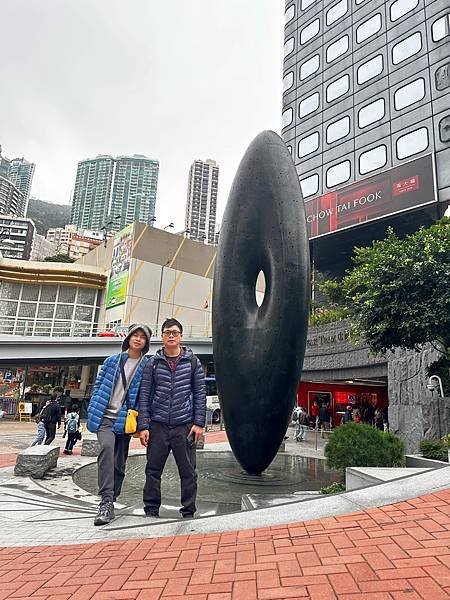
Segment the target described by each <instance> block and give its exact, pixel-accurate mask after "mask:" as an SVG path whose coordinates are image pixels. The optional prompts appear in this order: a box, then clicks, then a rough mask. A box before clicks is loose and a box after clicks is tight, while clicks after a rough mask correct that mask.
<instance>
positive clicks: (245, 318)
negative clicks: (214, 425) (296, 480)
mask: <svg viewBox="0 0 450 600" xmlns="http://www.w3.org/2000/svg"><path fill="white" fill-rule="evenodd" d="M260 271H263V273H264V276H265V281H266V292H265V295H264V300H263V302H262V304H261V306H258V304H257V302H256V297H255V286H256V280H257V278H258V274H259V273H260ZM309 294H310V291H309V245H308V235H307V229H306V221H305V211H304V206H303V200H302V194H301V188H300V184H299V180H298V175H297V171H296V169H295V166H294V164H293V162H292V158H291V155H290V154H289V152H288V150H287V148H286V145H285V144H284V142H283V140H282V139H281V138H280V137H279V136H278V135H277V134H276V133H274V132H273V131H264V132H262V133H260V134H259V135H258V136H257V137H256V138H255V139H254V140H253V142H252V143H251V144H250V146H249V148H248V150H247V152H246V153H245V155H244V158H243V159H242V161H241V164H240V165H239V168H238V171H237V173H236V176H235V178H234V181H233V186H232V188H231V192H230V196H229V199H228V204H227V208H226V211H225V215H224V218H223V221H222V227H221V231H220V241H219V248H218V253H217V261H216V266H215V274H214V293H213V307H212V318H213V347H214V362H215V369H216V378H217V385H218V388H219V394H220V402H221V406H222V411H223V415H224V418H225V423H226V429H227V434H228V439H229V442H230V445H231V448H232V450H233V453H234V455H235V456H236V458H237V460H238V461H239V463H240V464H241V466H242V467H243V468H244V469H245V471H247V473H249V474H251V475H259V474H261V473H262V472H263V471H264V469H266V468H267V467H268V466H269V465H270V463H271V462H272V460H273V459H274V457H275V455H276V453H277V451H278V449H279V447H280V444H281V442H282V440H283V436H284V435H285V432H286V428H287V425H288V422H289V418H290V415H291V411H292V409H293V406H294V402H295V395H296V390H297V385H298V382H299V379H300V373H301V369H302V365H303V357H304V352H305V346H306V335H307V330H308V312H309Z"/></svg>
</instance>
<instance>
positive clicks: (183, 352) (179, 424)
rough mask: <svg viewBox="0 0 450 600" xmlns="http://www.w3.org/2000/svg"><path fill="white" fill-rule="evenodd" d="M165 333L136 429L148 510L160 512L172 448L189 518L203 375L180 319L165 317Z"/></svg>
mask: <svg viewBox="0 0 450 600" xmlns="http://www.w3.org/2000/svg"><path fill="white" fill-rule="evenodd" d="M161 331H162V339H163V345H164V347H163V348H162V349H161V350H158V352H157V353H156V354H155V355H154V356H152V357H151V359H150V360H149V362H148V364H147V365H146V367H145V369H144V374H143V376H142V383H141V388H140V392H139V417H138V429H139V431H140V439H141V444H142V445H143V446H145V447H146V448H147V466H146V469H145V475H146V480H145V487H144V510H145V514H146V515H147V516H149V517H158V516H159V507H160V505H161V475H162V472H163V470H164V466H165V464H166V460H167V457H168V456H169V453H170V451H171V450H172V452H173V455H174V458H175V461H176V463H177V467H178V471H179V473H180V478H181V504H182V508H181V510H180V512H181V514H182V516H183V517H187V518H189V517H193V516H194V513H195V511H196V506H195V500H196V497H197V472H196V452H195V444H196V443H197V442H198V440H199V439H200V437H201V435H202V433H203V427H204V426H205V417H206V389H205V378H204V374H203V369H202V366H201V364H200V361H199V360H198V358H197V357H196V356H194V355H193V353H192V350H191V349H190V348H187V347H184V346H182V345H181V341H182V338H183V327H182V325H181V323H180V322H179V321H177V320H176V319H166V320H165V321H164V323H163V326H162V329H161Z"/></svg>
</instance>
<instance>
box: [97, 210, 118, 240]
mask: <svg viewBox="0 0 450 600" xmlns="http://www.w3.org/2000/svg"><path fill="white" fill-rule="evenodd" d="M120 218H121V215H116V216H115V217H113V218H112V219H111V221H108V222H107V223H105V225H103V227H100V231H103V245H104V247H105V248H106V243H107V241H108V233H109V232H110V231H111V226H112V225H114V222H115V221H116V220H117V219H120Z"/></svg>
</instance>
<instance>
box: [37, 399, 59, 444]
mask: <svg viewBox="0 0 450 600" xmlns="http://www.w3.org/2000/svg"><path fill="white" fill-rule="evenodd" d="M41 420H42V421H43V422H44V426H45V442H44V444H45V446H48V445H50V444H51V443H52V442H53V440H54V439H55V436H56V426H57V425H58V429H60V427H61V407H60V406H59V404H58V401H57V398H56V394H55V393H54V394H52V397H51V398H50V402H49V403H48V405H47V406H45V408H44V410H43V411H42V414H41Z"/></svg>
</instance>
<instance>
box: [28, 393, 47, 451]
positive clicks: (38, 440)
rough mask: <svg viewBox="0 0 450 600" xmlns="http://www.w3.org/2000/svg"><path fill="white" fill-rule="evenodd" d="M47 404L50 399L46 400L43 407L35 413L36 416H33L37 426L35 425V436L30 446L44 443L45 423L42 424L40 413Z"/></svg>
mask: <svg viewBox="0 0 450 600" xmlns="http://www.w3.org/2000/svg"><path fill="white" fill-rule="evenodd" d="M49 404H50V400H47V402H46V403H45V405H44V407H43V409H42V410H41V411H40V412H38V413H37V414H36V416H35V417H34V420H35V421H36V423H37V426H38V427H37V432H36V436H35V438H34V440H33V441H32V442H31V444H30V446H39V445H41V444H43V443H44V440H45V424H44V421H43V420H42V413H43V412H44V409H45V407H46V406H48V405H49Z"/></svg>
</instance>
